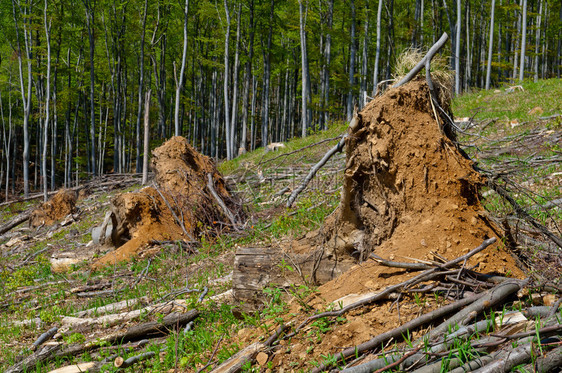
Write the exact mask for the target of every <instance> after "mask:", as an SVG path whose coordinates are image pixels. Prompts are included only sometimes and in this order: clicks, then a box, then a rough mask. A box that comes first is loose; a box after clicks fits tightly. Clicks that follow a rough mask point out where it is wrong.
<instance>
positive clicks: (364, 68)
mask: <svg viewBox="0 0 562 373" xmlns="http://www.w3.org/2000/svg"><path fill="white" fill-rule="evenodd" d="M365 6H366V9H365V14H366V16H365V25H364V29H363V53H362V56H361V97H360V100H359V109H362V108H363V107H364V106H365V105H366V104H367V46H368V40H369V16H370V14H369V13H370V12H369V1H368V0H367V4H366V5H365Z"/></svg>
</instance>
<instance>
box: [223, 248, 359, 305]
mask: <svg viewBox="0 0 562 373" xmlns="http://www.w3.org/2000/svg"><path fill="white" fill-rule="evenodd" d="M283 263H284V264H283ZM353 264H354V262H353V261H351V260H349V261H341V262H336V261H335V259H331V258H327V257H326V256H324V255H323V253H322V250H321V249H319V250H317V251H315V252H313V253H307V254H295V253H290V252H285V251H283V250H282V249H281V248H276V247H270V248H240V249H238V250H237V251H236V256H235V258H234V271H233V274H232V290H233V293H234V298H235V299H237V300H243V301H245V302H248V303H254V302H255V301H256V298H257V297H258V296H259V295H261V294H262V291H263V289H264V288H265V287H267V286H279V287H285V288H286V287H289V286H290V285H297V286H298V284H306V283H311V282H313V281H314V279H315V280H316V282H317V283H319V284H322V283H325V282H327V281H330V280H331V279H333V278H335V277H338V276H339V275H340V274H341V273H343V272H345V271H346V270H348V269H349V268H351V266H352V265H353Z"/></svg>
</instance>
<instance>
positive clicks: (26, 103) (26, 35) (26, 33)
mask: <svg viewBox="0 0 562 373" xmlns="http://www.w3.org/2000/svg"><path fill="white" fill-rule="evenodd" d="M16 4H17V6H18V7H20V4H19V2H18V3H16V0H12V7H13V11H14V23H15V26H16V38H17V47H18V71H19V77H20V90H21V97H22V103H23V190H24V197H25V198H27V197H29V117H30V114H31V87H32V84H33V75H32V70H31V51H32V44H31V41H32V39H31V31H30V30H29V29H28V24H27V23H28V22H30V21H29V19H28V18H27V16H28V15H29V12H30V11H31V10H30V9H29V8H27V7H25V8H23V11H24V14H23V16H24V19H23V39H24V44H25V57H26V59H27V93H26V88H25V79H24V76H23V55H24V54H23V53H22V49H21V45H20V37H19V26H18V19H17V15H16ZM20 9H21V8H20ZM26 9H27V10H26ZM26 11H27V12H28V13H25V12H26Z"/></svg>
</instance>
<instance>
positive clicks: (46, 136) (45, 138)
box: [41, 0, 55, 202]
mask: <svg viewBox="0 0 562 373" xmlns="http://www.w3.org/2000/svg"><path fill="white" fill-rule="evenodd" d="M44 23H45V41H46V43H47V82H46V84H47V94H46V97H45V124H44V127H43V156H42V159H41V163H42V165H41V171H42V173H43V175H42V178H43V201H44V202H47V200H48V199H49V196H48V194H47V192H48V189H49V187H48V180H47V148H48V147H47V142H48V140H49V119H50V110H49V108H50V105H51V102H50V100H51V21H48V22H47V0H45V11H44ZM54 156H55V154H51V157H54Z"/></svg>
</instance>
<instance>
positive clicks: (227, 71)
mask: <svg viewBox="0 0 562 373" xmlns="http://www.w3.org/2000/svg"><path fill="white" fill-rule="evenodd" d="M224 11H225V14H226V32H225V34H224V130H225V134H226V135H225V139H226V157H227V158H228V159H232V158H233V157H232V148H231V146H230V145H231V144H232V143H231V141H230V139H229V138H228V135H229V134H230V117H229V116H230V105H229V103H228V97H229V93H228V84H229V76H230V68H229V62H228V59H229V45H230V11H229V10H228V3H227V1H226V0H224Z"/></svg>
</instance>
